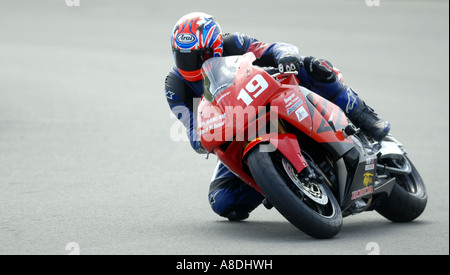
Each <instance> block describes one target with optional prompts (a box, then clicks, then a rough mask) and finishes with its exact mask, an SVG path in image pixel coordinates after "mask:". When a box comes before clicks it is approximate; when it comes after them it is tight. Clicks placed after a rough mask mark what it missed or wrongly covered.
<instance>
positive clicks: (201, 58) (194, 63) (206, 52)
mask: <svg viewBox="0 0 450 275" xmlns="http://www.w3.org/2000/svg"><path fill="white" fill-rule="evenodd" d="M212 56H213V50H212V49H210V48H208V49H201V50H173V57H174V59H175V64H176V66H177V68H178V69H180V70H182V71H187V72H192V71H197V70H200V69H201V68H202V65H203V62H205V61H206V60H208V59H209V58H211V57H212Z"/></svg>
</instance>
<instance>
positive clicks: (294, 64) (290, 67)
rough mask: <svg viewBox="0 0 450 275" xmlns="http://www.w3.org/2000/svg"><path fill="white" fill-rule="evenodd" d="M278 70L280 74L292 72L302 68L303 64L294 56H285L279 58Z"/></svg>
mask: <svg viewBox="0 0 450 275" xmlns="http://www.w3.org/2000/svg"><path fill="white" fill-rule="evenodd" d="M277 62H278V70H279V71H280V73H284V72H293V71H298V70H300V68H301V67H303V62H302V60H300V59H299V58H298V57H297V56H295V55H287V56H284V57H282V58H280V59H279V60H278V61H277Z"/></svg>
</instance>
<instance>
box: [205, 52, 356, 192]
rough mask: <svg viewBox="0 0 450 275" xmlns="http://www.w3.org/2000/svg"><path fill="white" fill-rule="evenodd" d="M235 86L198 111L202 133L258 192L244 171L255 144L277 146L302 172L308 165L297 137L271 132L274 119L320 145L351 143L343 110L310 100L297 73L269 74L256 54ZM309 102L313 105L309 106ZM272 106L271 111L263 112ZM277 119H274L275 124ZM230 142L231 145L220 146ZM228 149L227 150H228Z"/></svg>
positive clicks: (314, 98) (311, 96)
mask: <svg viewBox="0 0 450 275" xmlns="http://www.w3.org/2000/svg"><path fill="white" fill-rule="evenodd" d="M243 58H244V60H243V61H242V62H241V63H240V66H239V67H238V70H237V74H236V78H235V79H234V83H233V85H231V86H230V87H228V88H227V89H226V90H224V91H222V92H221V93H220V95H218V96H217V97H216V98H215V99H214V101H213V102H212V103H210V102H208V101H207V100H205V98H202V100H201V102H200V104H199V107H198V116H197V118H198V125H197V126H198V127H197V130H198V133H199V136H200V138H201V143H202V145H203V147H204V148H205V149H206V150H208V152H212V153H214V154H216V155H217V157H218V158H219V160H220V161H222V162H223V164H225V165H226V166H227V167H228V168H229V169H230V170H231V171H232V172H233V173H235V174H236V175H238V176H239V177H240V178H241V179H242V180H243V181H244V182H246V183H247V184H249V185H251V186H252V187H254V188H255V189H256V190H258V191H259V192H261V191H260V189H259V188H258V186H257V185H256V183H255V181H254V180H253V178H252V176H251V175H250V174H249V173H248V172H247V171H248V169H246V168H245V161H244V156H245V155H246V154H247V153H248V152H249V151H250V150H251V149H252V148H254V147H255V146H256V145H258V144H261V143H266V144H269V143H270V144H272V146H273V147H274V148H276V149H277V150H279V151H280V152H281V153H282V154H283V155H284V156H285V157H286V158H287V159H288V160H289V161H290V163H291V164H292V165H293V166H294V168H295V169H296V170H297V172H298V173H300V172H301V171H302V170H303V169H304V168H305V167H306V166H307V163H306V161H305V159H304V158H303V156H302V153H301V149H300V146H299V143H298V141H297V137H296V136H295V135H294V134H290V133H282V132H281V133H280V132H269V133H263V134H258V131H259V130H260V129H262V128H264V129H266V128H265V127H266V125H267V123H268V122H269V121H272V123H274V124H276V125H278V119H283V120H285V121H286V122H288V123H289V124H291V125H293V126H295V127H296V128H298V129H299V130H300V131H302V132H303V133H305V134H306V135H308V136H310V137H312V138H313V139H314V140H315V141H317V142H319V143H332V142H349V143H351V142H352V141H351V139H346V137H345V135H344V134H343V131H342V129H344V128H345V126H347V125H348V122H347V118H346V116H345V115H344V113H343V112H342V110H341V109H340V108H339V107H337V106H336V105H334V104H333V103H331V102H329V101H327V100H325V99H324V98H322V97H320V96H319V95H317V94H314V93H310V94H309V96H308V98H309V99H307V98H306V97H305V94H304V93H303V92H302V91H301V90H300V87H299V85H298V84H299V83H298V81H297V79H296V77H295V75H293V74H284V75H279V76H277V77H275V78H274V77H272V76H270V75H269V74H268V73H267V72H265V71H264V70H262V69H261V68H259V67H255V66H253V65H252V62H253V61H254V60H255V56H254V55H253V54H251V53H249V54H246V55H244V57H243ZM308 100H309V102H308ZM268 105H270V112H266V113H264V112H262V113H264V114H262V115H261V111H262V110H263V109H265V108H266V106H268ZM274 115H275V120H276V121H274V118H273V117H274ZM225 143H226V146H223V147H221V146H222V145H224V144H225ZM223 148H224V149H223Z"/></svg>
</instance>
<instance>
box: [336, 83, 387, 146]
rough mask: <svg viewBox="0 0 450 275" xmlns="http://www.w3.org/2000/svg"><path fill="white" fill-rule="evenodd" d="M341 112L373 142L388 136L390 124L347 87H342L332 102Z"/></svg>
mask: <svg viewBox="0 0 450 275" xmlns="http://www.w3.org/2000/svg"><path fill="white" fill-rule="evenodd" d="M333 102H334V103H335V104H336V105H338V106H339V107H340V108H341V109H342V110H344V112H345V114H346V115H347V117H348V118H349V119H350V120H351V122H352V123H353V124H354V125H355V126H356V127H358V128H360V129H361V130H362V131H364V132H365V133H366V134H368V135H369V136H370V137H372V138H373V139H374V140H375V141H381V140H383V138H384V137H386V136H387V135H388V134H389V131H390V130H391V124H390V123H389V122H388V121H385V120H383V119H381V118H379V117H378V116H377V114H376V113H375V112H374V110H373V109H372V108H370V107H369V106H367V105H366V103H365V102H364V101H363V100H362V99H361V98H359V96H358V95H357V94H356V93H355V92H354V91H353V90H352V89H351V88H349V87H347V86H344V88H343V90H342V91H341V93H339V94H338V95H337V96H336V97H335V98H334V100H333Z"/></svg>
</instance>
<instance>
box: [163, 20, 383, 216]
mask: <svg viewBox="0 0 450 275" xmlns="http://www.w3.org/2000/svg"><path fill="white" fill-rule="evenodd" d="M171 46H172V53H173V57H174V61H175V66H174V67H173V68H172V69H171V70H170V72H169V74H168V76H167V77H166V80H165V94H166V98H167V101H168V103H169V107H170V109H171V111H172V112H173V113H174V114H175V116H176V117H177V118H178V119H179V120H180V121H181V122H182V123H183V125H184V126H185V127H186V129H187V134H188V136H189V140H190V143H191V146H192V148H193V149H194V150H195V151H196V152H198V153H207V152H206V150H205V149H204V148H203V147H202V145H201V143H200V139H199V137H198V134H197V122H196V118H195V113H196V108H197V106H196V104H195V102H196V101H195V99H199V98H200V97H201V96H202V95H203V81H202V74H201V67H202V64H203V62H205V61H206V60H207V59H209V58H211V57H221V56H231V55H242V54H245V53H247V52H252V53H254V54H255V56H256V58H257V60H256V61H255V62H254V64H255V65H258V66H262V67H276V68H278V69H279V70H280V71H281V72H283V71H298V75H297V78H298V80H299V83H300V85H301V86H303V87H306V88H308V89H309V90H311V91H313V92H315V93H317V94H319V95H320V96H322V97H324V98H326V99H327V100H330V101H331V102H333V103H335V104H336V105H337V106H339V107H340V108H341V109H342V110H343V111H344V112H345V114H346V115H347V116H348V118H349V119H350V120H351V121H352V123H353V124H355V125H356V126H357V127H359V128H360V129H361V130H362V131H364V132H366V133H367V134H368V135H369V136H370V137H372V138H373V139H374V140H376V141H380V140H382V139H383V138H384V137H385V136H386V135H387V134H388V133H389V131H390V123H389V122H387V121H385V120H383V119H381V118H379V117H378V116H377V115H376V114H375V113H374V110H373V109H372V108H370V107H369V106H367V105H366V104H365V102H364V101H363V100H362V99H361V98H360V97H359V96H358V95H357V94H356V93H355V92H354V91H353V90H352V89H351V88H350V87H348V86H347V85H345V84H344V83H343V79H342V74H341V72H340V71H339V70H338V69H337V68H335V67H334V66H333V65H332V64H331V63H330V62H329V61H327V60H324V59H319V58H315V57H311V56H309V57H304V56H301V55H300V53H299V50H298V48H297V47H295V46H293V45H290V44H287V43H280V42H277V43H273V44H268V43H264V42H260V41H258V40H257V39H255V38H253V37H250V36H247V35H244V34H241V33H234V34H230V33H226V34H222V30H221V28H220V26H219V24H218V23H217V21H215V20H214V19H213V17H212V16H210V15H208V14H205V13H199V12H196V13H190V14H187V15H185V16H183V17H182V18H181V19H180V20H178V22H177V23H176V24H175V27H174V29H173V32H172V36H171ZM263 199H264V197H263V196H262V195H261V194H260V193H258V192H257V191H256V190H255V189H253V188H252V187H250V186H249V185H247V184H246V183H244V182H242V181H241V180H240V179H239V178H238V177H237V176H235V175H234V174H233V173H232V172H231V171H230V170H229V169H228V168H227V167H225V165H223V164H222V163H221V162H218V164H217V167H216V169H215V171H214V174H213V178H212V181H211V184H210V189H209V202H210V205H211V207H212V209H213V211H214V212H215V213H217V214H218V215H220V216H223V217H226V218H228V219H229V220H230V221H238V220H243V219H246V218H248V216H249V213H250V212H251V211H253V210H254V209H255V208H256V207H257V206H258V205H259V204H261V202H262V200H263Z"/></svg>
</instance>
